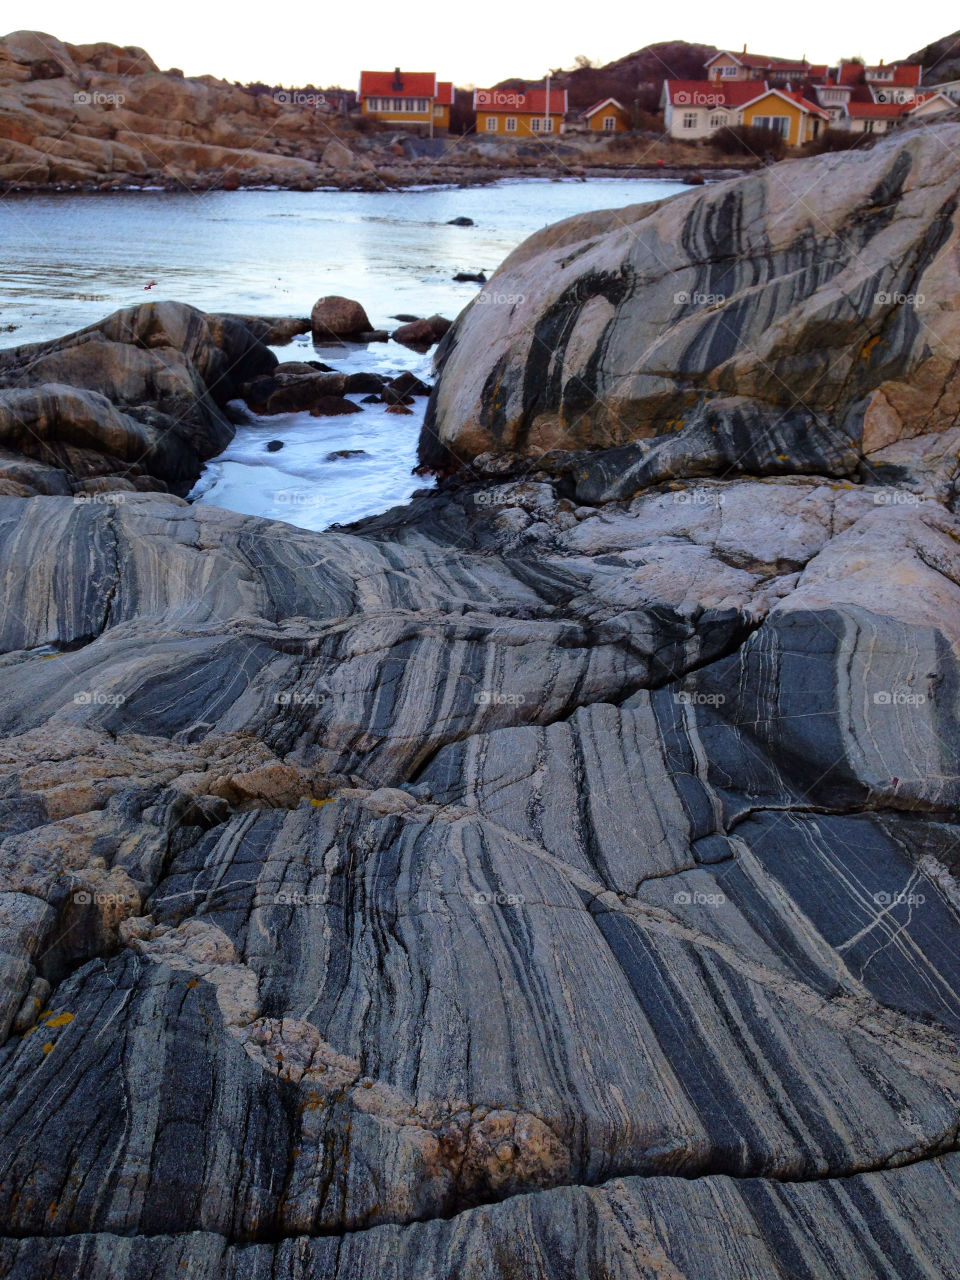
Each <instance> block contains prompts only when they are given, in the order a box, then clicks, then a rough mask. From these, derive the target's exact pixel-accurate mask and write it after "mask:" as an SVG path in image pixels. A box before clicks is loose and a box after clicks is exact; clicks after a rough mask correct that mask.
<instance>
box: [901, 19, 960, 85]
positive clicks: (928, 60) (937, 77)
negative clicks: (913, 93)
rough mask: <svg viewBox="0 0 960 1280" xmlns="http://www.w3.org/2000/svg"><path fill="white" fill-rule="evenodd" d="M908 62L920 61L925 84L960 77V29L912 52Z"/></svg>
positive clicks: (939, 82) (938, 82)
mask: <svg viewBox="0 0 960 1280" xmlns="http://www.w3.org/2000/svg"><path fill="white" fill-rule="evenodd" d="M907 61H908V62H919V63H920V65H921V66H922V67H923V79H924V83H925V84H941V83H943V81H945V80H957V79H960V31H954V33H953V34H952V35H949V36H944V37H943V38H942V39H940V40H934V42H933V44H928V45H927V46H926V47H925V48H923V49H919V50H918V51H917V52H916V53H911V55H910V57H909V58H908V59H907Z"/></svg>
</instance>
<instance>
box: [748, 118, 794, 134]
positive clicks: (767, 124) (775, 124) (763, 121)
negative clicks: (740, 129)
mask: <svg viewBox="0 0 960 1280" xmlns="http://www.w3.org/2000/svg"><path fill="white" fill-rule="evenodd" d="M751 123H752V124H753V127H754V128H755V129H772V130H773V132H774V133H779V135H780V137H781V138H787V137H789V136H790V117H789V116H754V117H753V120H752V121H751Z"/></svg>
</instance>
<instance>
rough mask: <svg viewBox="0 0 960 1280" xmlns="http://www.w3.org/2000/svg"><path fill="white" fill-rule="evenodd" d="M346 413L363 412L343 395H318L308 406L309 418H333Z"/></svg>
mask: <svg viewBox="0 0 960 1280" xmlns="http://www.w3.org/2000/svg"><path fill="white" fill-rule="evenodd" d="M346 413H363V410H362V409H361V408H360V406H359V405H358V404H354V402H353V401H352V400H346V399H344V397H343V396H319V397H318V398H317V399H316V400H315V401H314V402H313V404H312V405H311V406H310V416H311V418H334V417H338V416H340V415H342V414H346Z"/></svg>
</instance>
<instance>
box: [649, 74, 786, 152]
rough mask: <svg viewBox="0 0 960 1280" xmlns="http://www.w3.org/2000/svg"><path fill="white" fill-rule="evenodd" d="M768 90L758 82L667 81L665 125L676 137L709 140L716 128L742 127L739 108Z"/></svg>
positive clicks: (663, 103)
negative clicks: (737, 125)
mask: <svg viewBox="0 0 960 1280" xmlns="http://www.w3.org/2000/svg"><path fill="white" fill-rule="evenodd" d="M767 87H768V86H767V83H766V81H757V80H730V81H715V80H664V82H663V91H662V93H661V95H660V106H661V107H662V109H663V121H664V125H665V127H666V130H667V132H668V133H669V134H670V135H671V137H674V138H686V139H688V140H689V141H696V140H697V139H698V138H709V136H710V134H711V133H713V132H715V131H716V130H717V129H722V128H724V126H726V125H735V124H739V123H740V118H739V111H740V108H741V107H742V106H743V105H744V104H745V103H747V102H749V101H750V100H751V99H752V98H755V97H756V96H757V94H758V93H762V92H764V91H765V90H766V89H767Z"/></svg>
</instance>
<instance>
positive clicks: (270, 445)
mask: <svg viewBox="0 0 960 1280" xmlns="http://www.w3.org/2000/svg"><path fill="white" fill-rule="evenodd" d="M282 448H283V441H282V440H268V441H267V453H278V452H279V451H280V450H281V449H282Z"/></svg>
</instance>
